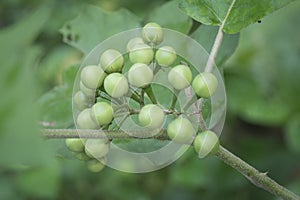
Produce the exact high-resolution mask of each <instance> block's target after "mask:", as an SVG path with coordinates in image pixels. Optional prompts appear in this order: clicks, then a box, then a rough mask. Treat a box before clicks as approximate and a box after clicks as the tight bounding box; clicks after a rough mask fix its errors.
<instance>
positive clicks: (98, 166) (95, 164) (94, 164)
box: [86, 159, 105, 173]
mask: <svg viewBox="0 0 300 200" xmlns="http://www.w3.org/2000/svg"><path fill="white" fill-rule="evenodd" d="M86 167H87V169H88V170H89V171H91V172H94V173H97V172H100V171H102V170H103V169H104V168H105V165H104V164H103V163H101V162H100V161H98V160H96V159H93V160H89V161H87V162H86Z"/></svg>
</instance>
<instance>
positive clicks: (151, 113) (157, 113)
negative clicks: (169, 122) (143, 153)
mask: <svg viewBox="0 0 300 200" xmlns="http://www.w3.org/2000/svg"><path fill="white" fill-rule="evenodd" d="M164 121H165V114H164V111H163V110H162V109H161V108H160V107H159V106H157V105H154V104H148V105H146V106H144V107H143V108H142V109H141V111H140V113H139V122H140V124H141V125H142V126H145V127H147V128H150V129H156V128H160V127H161V126H162V125H163V123H164Z"/></svg>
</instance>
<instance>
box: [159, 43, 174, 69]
mask: <svg viewBox="0 0 300 200" xmlns="http://www.w3.org/2000/svg"><path fill="white" fill-rule="evenodd" d="M176 58H177V55H176V51H175V50H174V49H173V48H172V47H170V46H163V47H161V48H159V49H158V50H157V51H156V54H155V59H156V61H157V63H158V64H159V65H160V66H162V67H168V66H170V65H172V64H173V63H174V62H175V60H176Z"/></svg>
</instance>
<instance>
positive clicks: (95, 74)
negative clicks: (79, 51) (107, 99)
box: [80, 65, 106, 90]
mask: <svg viewBox="0 0 300 200" xmlns="http://www.w3.org/2000/svg"><path fill="white" fill-rule="evenodd" d="M105 76H106V74H105V72H104V71H103V70H102V69H101V67H99V66H97V65H89V66H86V67H84V68H83V69H82V71H81V76H80V77H81V81H82V83H83V84H84V85H85V86H86V87H87V88H89V89H92V90H95V89H97V88H98V87H100V86H101V85H102V83H103V80H104V78H105Z"/></svg>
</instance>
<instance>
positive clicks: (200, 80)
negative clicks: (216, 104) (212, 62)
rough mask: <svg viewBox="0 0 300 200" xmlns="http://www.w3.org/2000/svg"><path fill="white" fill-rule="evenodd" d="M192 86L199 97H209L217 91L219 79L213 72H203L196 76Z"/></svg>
mask: <svg viewBox="0 0 300 200" xmlns="http://www.w3.org/2000/svg"><path fill="white" fill-rule="evenodd" d="M192 87H193V89H194V91H195V93H196V94H197V96H198V97H203V98H208V97H210V96H212V95H213V94H214V92H215V91H216V89H217V87H218V80H217V78H216V77H215V75H213V74H212V73H209V72H203V73H201V74H198V75H197V76H196V77H195V78H194V80H193V83H192Z"/></svg>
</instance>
